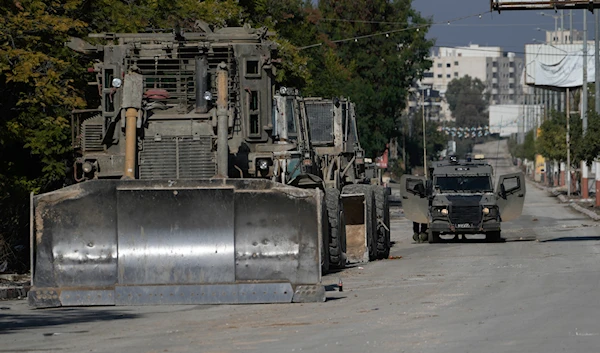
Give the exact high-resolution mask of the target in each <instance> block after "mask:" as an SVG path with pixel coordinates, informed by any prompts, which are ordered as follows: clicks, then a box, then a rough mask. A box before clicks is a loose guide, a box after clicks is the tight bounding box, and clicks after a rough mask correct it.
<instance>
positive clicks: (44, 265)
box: [29, 23, 329, 307]
mask: <svg viewBox="0 0 600 353" xmlns="http://www.w3.org/2000/svg"><path fill="white" fill-rule="evenodd" d="M269 36H270V34H269V32H268V31H267V30H266V29H264V28H258V29H257V28H250V27H249V26H244V27H234V28H221V29H217V30H212V29H211V28H209V27H208V26H206V25H205V24H203V23H198V26H197V29H196V31H194V32H188V33H183V32H177V33H175V32H173V33H102V34H94V35H91V37H95V38H96V40H99V41H102V43H103V44H98V45H92V44H89V43H87V42H85V41H83V40H81V39H73V40H72V41H71V42H70V43H68V45H69V47H71V48H72V49H75V50H77V51H79V52H83V53H85V54H87V55H89V56H90V57H91V59H93V60H94V62H95V64H94V66H93V67H91V68H90V69H89V71H88V72H89V74H90V76H91V77H93V78H94V82H92V84H94V85H95V86H96V87H97V89H98V90H97V92H98V95H99V100H100V106H99V107H97V108H92V109H89V110H83V111H76V112H74V115H73V147H74V149H75V151H76V153H77V158H76V160H75V163H74V168H73V178H74V179H75V181H76V182H77V183H76V184H74V185H71V186H68V187H65V188H63V189H60V190H56V191H54V192H50V193H46V194H41V195H36V196H34V197H32V212H31V218H32V235H31V236H32V289H31V291H30V295H29V301H30V304H31V305H33V306H36V307H48V306H61V305H62V306H72V305H138V304H139V305H148V304H207V303H210V304H217V303H272V302H290V301H309V300H312V301H315V300H324V298H325V291H324V287H323V286H322V284H321V273H322V272H321V271H322V269H324V270H327V266H328V264H329V261H328V260H329V259H328V257H329V255H328V253H327V251H328V249H329V231H328V225H327V222H326V220H327V217H328V216H327V209H326V205H325V198H324V192H323V191H322V189H321V188H318V187H316V185H317V184H315V183H311V178H310V175H311V173H313V172H312V170H313V169H315V168H318V166H317V165H315V164H314V161H315V159H314V158H312V156H313V155H314V154H313V152H312V150H311V149H310V148H307V147H306V146H305V145H303V144H302V141H306V140H308V135H307V134H308V131H307V126H306V125H295V122H296V120H288V121H286V120H284V121H281V119H279V118H280V117H279V116H278V114H277V112H279V111H280V110H281V109H283V110H285V109H291V110H292V111H294V112H296V111H300V110H301V109H300V108H298V106H297V105H293V104H287V100H286V98H285V97H279V98H276V99H274V88H275V81H274V70H275V67H274V64H275V63H274V62H275V61H277V60H276V59H277V58H276V55H277V48H276V45H275V44H274V43H273V42H272V41H271V40H270V39H269ZM90 61H92V60H90ZM274 103H275V104H274ZM287 116H295V114H288V115H287ZM288 124H289V125H288ZM282 126H286V129H282ZM300 134H304V135H303V136H305V137H304V138H302V139H298V138H295V137H296V136H299V135H300Z"/></svg>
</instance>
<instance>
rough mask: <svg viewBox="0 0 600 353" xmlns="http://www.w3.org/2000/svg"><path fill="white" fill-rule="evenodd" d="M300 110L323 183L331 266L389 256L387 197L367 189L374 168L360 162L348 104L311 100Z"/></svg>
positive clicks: (353, 115)
mask: <svg viewBox="0 0 600 353" xmlns="http://www.w3.org/2000/svg"><path fill="white" fill-rule="evenodd" d="M305 106H306V112H307V113H306V114H307V116H308V120H309V126H310V136H311V145H312V148H313V150H314V152H315V154H316V155H317V156H318V159H319V165H320V169H321V170H320V176H321V177H322V178H323V183H324V185H325V197H326V202H327V208H328V211H329V212H328V215H329V223H330V243H329V253H330V258H331V263H332V264H333V265H335V266H338V267H339V266H343V265H344V262H345V261H350V262H366V261H369V260H375V259H384V258H387V257H389V252H390V220H389V202H388V193H387V190H386V189H385V188H384V187H383V186H382V185H371V184H372V183H371V182H372V180H374V179H373V178H372V177H374V175H370V174H373V173H370V172H374V171H375V168H372V166H371V167H368V166H367V165H366V163H365V155H364V150H363V149H362V147H361V145H360V141H359V138H358V132H357V126H356V112H355V105H354V103H353V102H351V101H350V100H349V99H347V98H337V97H336V98H333V99H323V98H317V97H313V98H305ZM331 225H339V226H331Z"/></svg>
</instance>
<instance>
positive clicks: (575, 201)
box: [527, 177, 600, 221]
mask: <svg viewBox="0 0 600 353" xmlns="http://www.w3.org/2000/svg"><path fill="white" fill-rule="evenodd" d="M527 181H528V182H529V184H531V185H533V186H534V187H536V188H537V189H540V190H543V191H546V192H547V193H549V194H551V195H553V196H555V197H556V198H557V199H558V200H559V201H560V202H561V203H568V204H569V206H570V207H571V208H573V209H574V210H576V211H577V212H580V213H583V214H584V215H586V216H588V217H590V218H591V219H593V220H594V221H599V220H600V208H596V207H594V199H581V198H579V197H574V196H571V197H570V198H569V197H568V196H567V191H566V187H565V186H558V187H547V186H544V185H540V183H538V182H536V181H534V180H532V179H531V178H529V177H528V178H527Z"/></svg>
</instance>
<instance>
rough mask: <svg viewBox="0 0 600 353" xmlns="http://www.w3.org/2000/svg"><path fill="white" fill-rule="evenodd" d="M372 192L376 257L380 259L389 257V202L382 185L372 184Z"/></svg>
mask: <svg viewBox="0 0 600 353" xmlns="http://www.w3.org/2000/svg"><path fill="white" fill-rule="evenodd" d="M373 192H374V194H375V208H376V213H377V224H376V229H377V258H378V259H380V260H381V259H387V258H388V257H390V246H391V244H390V230H391V228H390V203H389V200H388V194H387V191H386V189H385V188H384V187H383V186H374V187H373ZM386 228H387V229H386Z"/></svg>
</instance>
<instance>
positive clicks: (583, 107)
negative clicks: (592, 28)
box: [581, 10, 588, 136]
mask: <svg viewBox="0 0 600 353" xmlns="http://www.w3.org/2000/svg"><path fill="white" fill-rule="evenodd" d="M587 11H588V10H583V82H582V85H581V119H582V120H583V121H582V124H581V125H582V127H583V135H584V136H585V133H586V131H587V124H588V121H587V104H588V101H587V100H588V92H587V83H588V72H587V69H588V55H587V54H588V52H587V51H588V50H587Z"/></svg>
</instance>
